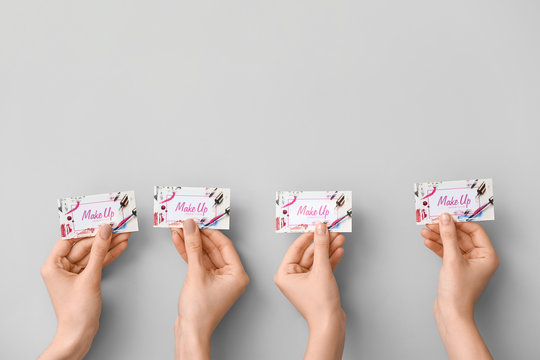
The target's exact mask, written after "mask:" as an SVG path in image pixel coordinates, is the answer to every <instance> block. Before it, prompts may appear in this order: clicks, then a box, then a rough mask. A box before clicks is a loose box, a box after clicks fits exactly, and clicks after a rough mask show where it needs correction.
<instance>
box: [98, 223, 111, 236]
mask: <svg viewBox="0 0 540 360" xmlns="http://www.w3.org/2000/svg"><path fill="white" fill-rule="evenodd" d="M111 235H112V228H111V225H109V224H105V225H101V227H100V228H99V236H101V238H103V239H108V238H109V236H111Z"/></svg>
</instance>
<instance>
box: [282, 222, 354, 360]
mask: <svg viewBox="0 0 540 360" xmlns="http://www.w3.org/2000/svg"><path fill="white" fill-rule="evenodd" d="M344 243H345V237H344V236H343V235H341V234H339V233H329V232H328V229H327V227H326V225H325V224H322V223H321V224H317V226H316V228H315V232H314V233H305V234H302V235H300V236H299V237H298V239H296V241H294V243H293V244H292V245H291V246H290V248H289V250H288V251H287V253H286V254H285V256H284V257H283V261H282V263H281V265H280V266H279V269H278V271H277V273H276V275H275V277H274V282H275V283H276V285H277V286H278V287H279V289H280V290H281V292H282V293H283V294H284V295H285V296H286V297H287V299H289V301H290V302H291V303H292V304H293V305H294V306H295V307H296V309H297V310H298V312H299V313H300V314H301V315H302V316H303V317H304V319H305V320H306V322H307V324H308V327H309V340H308V346H307V349H306V352H305V355H304V359H308V360H318V359H321V360H334V359H341V357H342V355H343V347H344V345H345V328H346V317H345V312H344V311H343V308H342V307H341V301H340V295H339V289H338V285H337V282H336V279H335V277H334V273H333V270H334V269H335V268H336V266H337V265H338V264H339V262H340V261H341V259H342V257H343V254H344V249H343V244H344Z"/></svg>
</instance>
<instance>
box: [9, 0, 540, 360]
mask: <svg viewBox="0 0 540 360" xmlns="http://www.w3.org/2000/svg"><path fill="white" fill-rule="evenodd" d="M539 15H540V5H539V3H538V2H537V1H516V0H512V1H452V2H443V1H431V0H425V1H406V2H405V1H369V2H366V1H265V2H261V1H197V2H178V1H146V2H144V1H117V0H112V1H111V0H107V1H103V0H99V1H87V2H72V1H47V2H41V1H2V2H1V4H0V121H1V133H0V140H1V142H0V151H1V155H0V156H1V169H2V170H1V171H2V173H1V180H0V181H1V186H0V198H1V199H2V205H1V207H0V219H1V220H0V221H1V223H2V225H1V227H0V239H1V241H2V250H1V252H0V254H1V255H0V256H1V261H0V273H1V274H2V275H1V277H0V281H1V289H2V295H1V297H0V308H1V319H2V320H1V321H0V342H1V346H0V358H3V359H16V358H34V357H36V356H37V355H38V354H39V353H40V352H41V351H42V350H43V349H44V348H45V347H46V346H47V344H48V342H49V341H50V340H51V339H52V338H53V336H54V333H55V326H56V320H55V316H54V311H53V309H52V306H51V304H50V301H49V298H48V295H47V292H46V289H45V286H44V285H43V283H42V280H41V278H40V275H39V268H40V266H41V264H42V263H43V261H44V260H45V258H46V257H47V255H48V253H49V251H50V250H51V248H52V246H53V244H54V243H55V241H56V240H57V238H58V236H59V229H58V219H57V214H56V199H57V198H58V197H64V196H72V195H82V194H96V193H103V192H108V191H117V190H135V193H136V195H137V203H138V206H137V207H138V209H139V214H140V217H139V226H140V229H141V230H140V231H139V232H138V233H135V234H133V236H132V238H131V240H130V245H129V247H128V249H127V250H126V252H125V253H124V254H123V255H122V256H121V258H119V259H118V260H117V261H116V262H115V263H114V264H112V265H111V266H109V267H108V268H107V269H106V270H105V273H104V279H103V298H104V299H103V300H104V307H103V313H102V320H101V328H100V331H99V333H98V335H97V337H96V339H95V341H94V345H93V348H92V349H91V351H90V353H89V354H88V357H87V358H89V359H150V358H163V359H167V358H172V357H173V342H174V339H173V323H174V320H175V316H176V304H177V297H178V294H179V291H180V288H181V286H182V282H183V279H184V276H185V271H186V266H185V265H184V263H183V262H182V260H181V258H180V256H179V255H178V254H177V253H176V251H175V249H174V247H173V245H172V242H171V241H170V235H169V232H168V231H167V230H164V229H154V228H152V187H153V185H156V184H161V185H183V186H206V185H208V186H223V187H230V188H231V189H232V207H233V215H232V230H230V231H228V232H227V235H228V236H230V237H231V238H232V239H233V241H234V243H235V244H236V246H237V249H238V252H239V253H240V255H241V257H242V260H243V262H244V264H245V267H246V269H247V271H248V272H249V275H250V277H251V280H252V282H251V284H250V286H249V288H248V290H247V292H246V293H245V295H244V296H243V297H242V298H241V299H240V300H239V301H238V303H237V304H236V305H235V306H234V307H233V309H232V310H231V311H230V313H229V314H228V315H227V316H226V318H225V319H224V320H223V321H222V323H221V324H220V326H219V327H218V329H217V330H216V332H215V334H214V339H213V344H212V352H213V356H214V358H215V359H298V358H301V356H302V354H303V352H304V349H305V346H306V341H307V336H308V332H307V328H306V325H305V323H304V321H303V319H302V318H301V317H300V316H299V315H298V313H297V312H296V311H295V309H294V308H293V307H292V306H291V305H290V304H289V303H288V302H287V301H286V299H285V298H284V297H283V296H282V295H281V293H280V292H279V290H278V289H277V288H276V287H275V286H274V284H273V281H272V277H273V274H274V272H275V270H276V269H277V267H278V264H279V263H280V261H281V258H282V256H283V254H284V253H285V251H286V249H287V248H288V246H289V244H290V243H291V242H292V241H293V239H294V238H295V236H293V235H288V234H287V235H278V234H275V233H274V228H273V226H274V192H275V191H276V190H280V189H281V190H291V189H293V190H294V189H308V190H319V189H324V190H326V189H343V190H352V191H353V197H354V232H353V233H352V234H349V235H347V239H348V240H347V244H346V245H345V251H346V253H345V257H344V259H343V261H342V263H341V265H340V267H339V268H338V270H337V271H336V276H337V279H338V282H339V285H340V289H341V294H342V303H343V307H344V308H345V311H346V313H347V318H348V322H347V342H346V348H345V354H344V358H345V359H360V358H361V359H444V358H446V355H445V352H444V349H443V347H442V345H441V342H440V340H439V336H438V333H437V330H436V327H435V324H434V321H433V318H432V303H433V300H434V298H435V289H436V281H437V275H438V271H439V267H440V261H439V259H438V258H436V256H435V255H433V254H431V253H430V252H429V251H428V250H427V249H426V248H424V245H423V242H422V239H421V238H420V236H419V231H420V227H418V226H416V225H415V222H414V200H413V195H412V188H413V183H414V182H417V181H431V180H458V179H464V178H471V177H492V178H493V179H494V188H495V197H496V210H495V212H496V221H494V222H489V223H485V227H486V229H487V231H488V233H489V234H490V235H491V238H492V241H493V243H494V244H495V247H496V249H497V251H498V253H499V254H500V257H501V260H502V263H501V266H500V268H499V270H498V271H497V273H496V274H495V276H494V278H493V279H492V281H491V283H490V284H489V286H488V288H487V289H486V291H485V292H484V294H483V296H482V298H481V299H480V301H479V303H478V305H477V314H476V315H477V322H478V326H479V328H480V330H481V332H482V334H483V336H484V338H485V340H486V342H487V343H488V345H489V347H490V349H491V350H492V352H493V354H494V355H495V357H496V358H499V359H509V358H513V359H518V358H519V359H530V358H532V357H537V356H538V351H539V345H538V334H540V314H539V312H538V307H537V306H538V304H539V303H540V290H539V286H538V284H539V281H538V276H539V270H540V261H539V256H538V254H539V253H540V241H539V239H538V235H537V234H536V232H537V226H536V225H535V224H538V218H539V217H540V212H539V210H538V205H537V204H538V179H539V176H540V172H539V169H538V156H539V155H540V146H539V143H538V130H539V127H538V120H539V115H540V101H539V100H540V70H539V66H538V64H539V63H540V49H539V44H540V31H539V30H540V22H539V21H538V20H539Z"/></svg>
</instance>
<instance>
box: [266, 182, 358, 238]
mask: <svg viewBox="0 0 540 360" xmlns="http://www.w3.org/2000/svg"><path fill="white" fill-rule="evenodd" d="M320 222H322V223H325V224H326V225H327V226H328V230H329V231H332V232H351V231H352V192H351V191H278V192H277V193H276V232H278V233H288V232H309V231H313V230H314V228H315V225H316V224H318V223H320Z"/></svg>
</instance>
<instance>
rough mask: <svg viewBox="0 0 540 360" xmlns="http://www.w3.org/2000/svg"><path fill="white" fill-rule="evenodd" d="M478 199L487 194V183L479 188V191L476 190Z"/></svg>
mask: <svg viewBox="0 0 540 360" xmlns="http://www.w3.org/2000/svg"><path fill="white" fill-rule="evenodd" d="M476 193H477V195H476V196H477V197H479V196H482V195H484V194H485V193H486V183H485V182H483V183H482V185H480V186H479V187H478V190H476Z"/></svg>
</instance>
